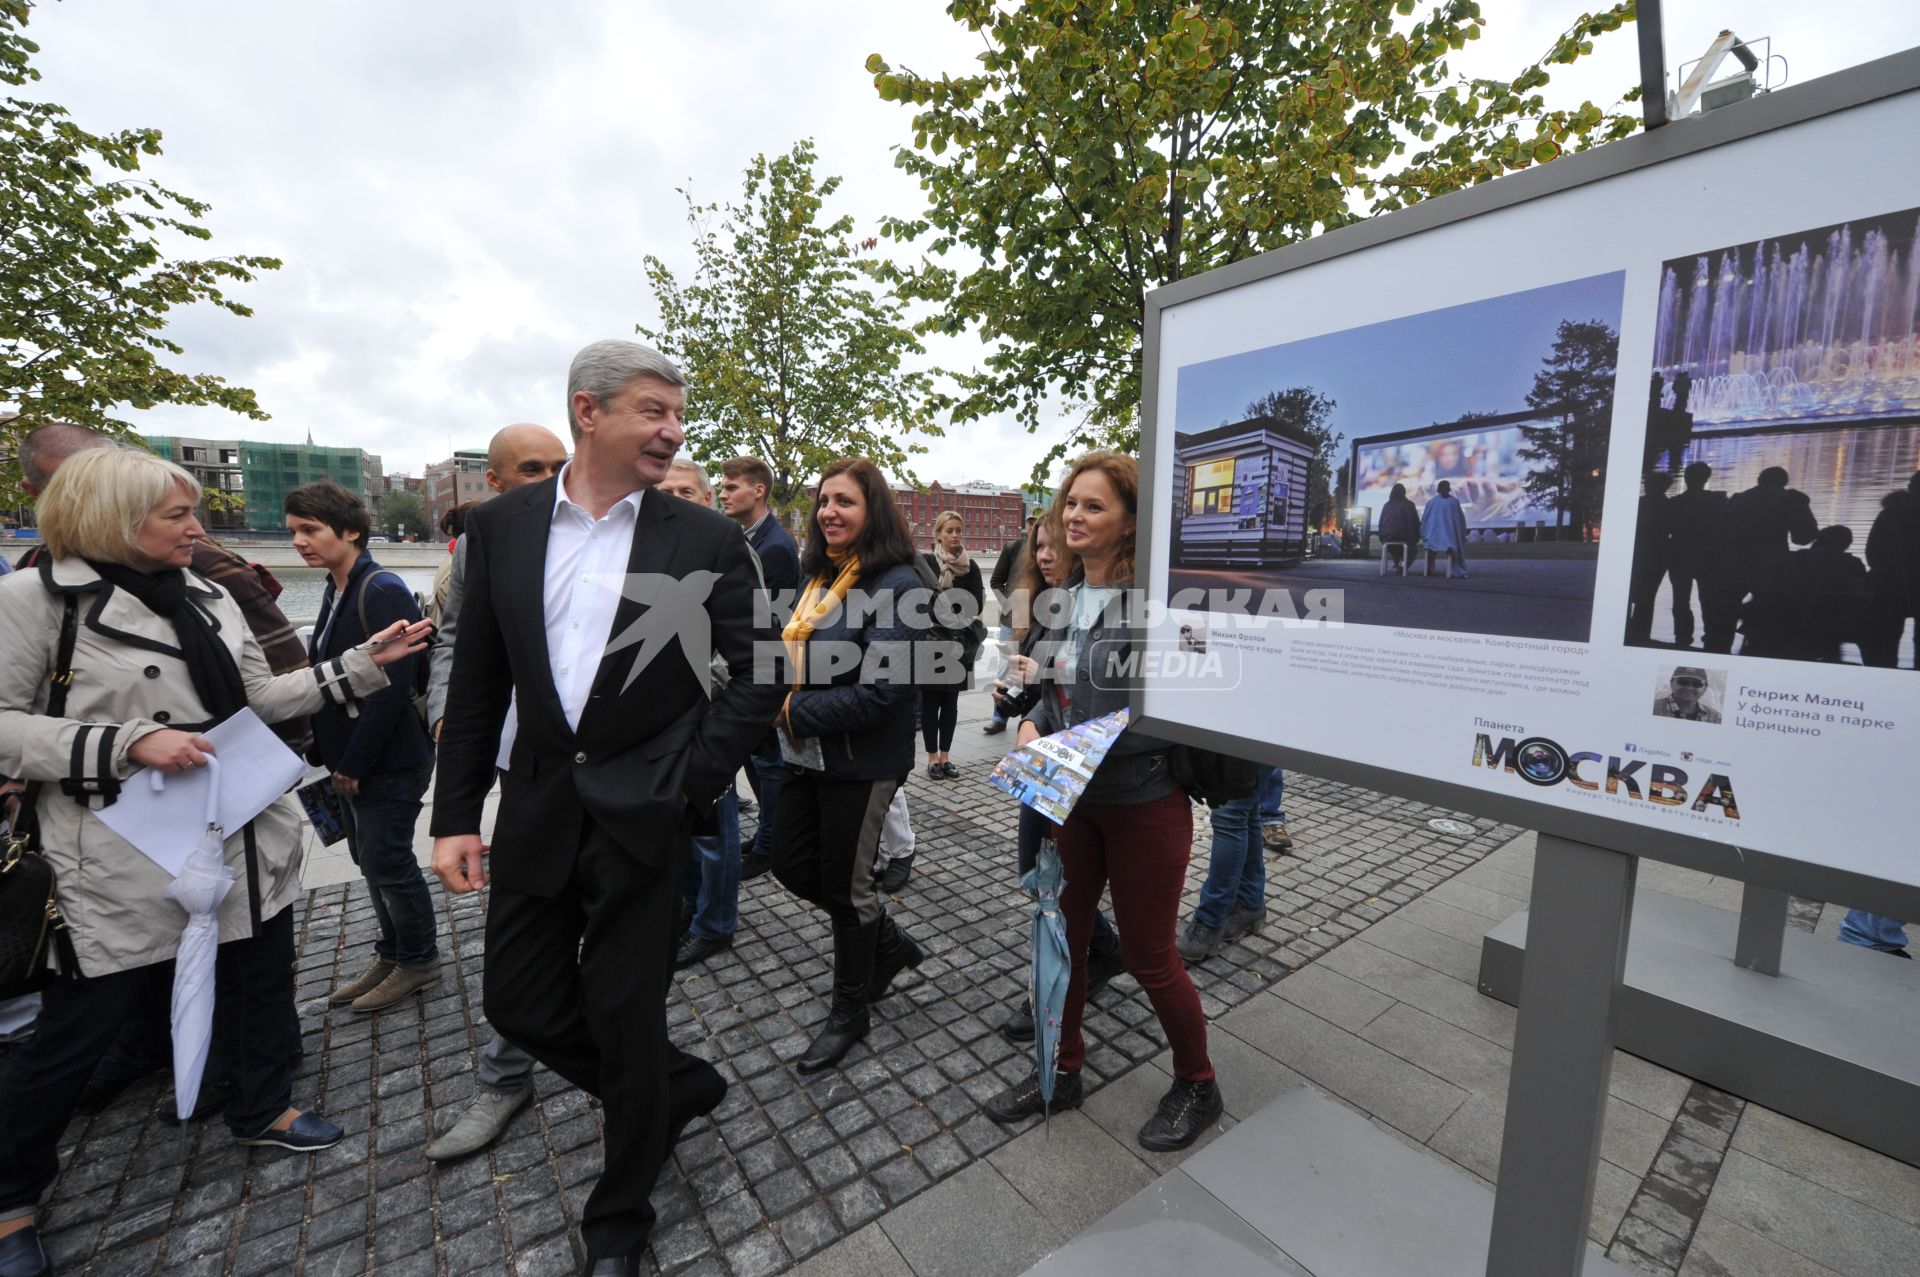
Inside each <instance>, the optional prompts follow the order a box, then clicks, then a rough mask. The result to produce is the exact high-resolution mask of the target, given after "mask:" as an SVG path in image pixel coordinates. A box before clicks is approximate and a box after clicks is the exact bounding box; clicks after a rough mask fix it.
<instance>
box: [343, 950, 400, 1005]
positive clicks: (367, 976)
mask: <svg viewBox="0 0 1920 1277" xmlns="http://www.w3.org/2000/svg"><path fill="white" fill-rule="evenodd" d="M394 966H395V964H394V963H391V962H388V961H387V960H386V959H385V958H375V959H374V960H373V965H372V966H370V967H368V968H367V969H366V970H365V971H363V972H361V974H360V978H359V979H358V980H355V981H353V982H352V983H350V984H343V985H341V986H340V987H339V988H337V989H335V990H334V991H333V992H332V993H329V994H328V995H327V1001H328V1002H331V1003H332V1004H333V1005H334V1006H340V1005H342V1004H343V1003H347V1002H351V1001H353V1000H354V999H355V998H363V997H365V996H366V995H367V994H369V993H372V992H373V991H374V990H375V989H377V988H379V987H380V982H381V981H382V980H385V979H386V978H387V977H388V976H390V975H392V974H393V968H394Z"/></svg>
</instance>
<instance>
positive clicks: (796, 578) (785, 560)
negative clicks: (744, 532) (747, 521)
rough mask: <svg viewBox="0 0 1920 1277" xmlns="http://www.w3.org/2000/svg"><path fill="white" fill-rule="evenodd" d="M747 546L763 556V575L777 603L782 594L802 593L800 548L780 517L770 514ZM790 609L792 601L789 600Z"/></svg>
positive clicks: (763, 520) (761, 562)
mask: <svg viewBox="0 0 1920 1277" xmlns="http://www.w3.org/2000/svg"><path fill="white" fill-rule="evenodd" d="M747 544H749V545H751V546H752V547H753V552H754V553H755V554H757V555H759V556H760V572H761V575H763V576H764V577H766V580H767V593H769V594H771V595H773V597H774V598H775V599H778V598H779V597H780V595H781V593H782V592H783V591H784V592H794V591H798V590H799V589H800V547H798V546H796V545H795V544H794V543H793V538H792V537H791V536H789V535H788V534H787V530H786V529H785V528H783V527H781V526H780V519H779V517H778V516H777V515H774V514H768V515H767V517H766V518H764V519H762V520H760V526H759V527H757V528H755V529H754V530H753V534H752V535H751V536H749V537H748V538H747ZM788 604H789V606H791V604H792V600H791V599H789V600H788Z"/></svg>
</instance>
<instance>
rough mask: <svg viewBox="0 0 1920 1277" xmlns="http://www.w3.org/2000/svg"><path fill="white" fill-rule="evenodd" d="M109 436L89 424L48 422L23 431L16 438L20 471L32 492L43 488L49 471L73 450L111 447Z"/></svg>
mask: <svg viewBox="0 0 1920 1277" xmlns="http://www.w3.org/2000/svg"><path fill="white" fill-rule="evenodd" d="M113 446H114V442H113V440H112V439H110V438H109V437H107V436H106V435H104V434H102V433H101V432H100V431H98V430H95V429H94V428H93V427H91V426H75V425H70V424H69V423H67V422H64V421H48V422H45V423H43V424H41V425H38V426H35V427H34V428H33V429H31V430H29V431H27V433H26V434H25V436H23V437H22V438H21V440H20V474H21V476H22V477H23V478H25V479H26V481H27V482H28V483H29V484H31V485H32V486H33V488H34V490H35V491H37V492H44V491H46V488H47V484H48V482H49V481H50V480H52V478H53V472H54V471H56V470H58V469H59V468H60V463H61V462H63V461H65V460H66V459H67V458H68V457H71V456H72V455H73V454H74V453H76V452H85V451H86V450H87V449H88V448H111V447H113Z"/></svg>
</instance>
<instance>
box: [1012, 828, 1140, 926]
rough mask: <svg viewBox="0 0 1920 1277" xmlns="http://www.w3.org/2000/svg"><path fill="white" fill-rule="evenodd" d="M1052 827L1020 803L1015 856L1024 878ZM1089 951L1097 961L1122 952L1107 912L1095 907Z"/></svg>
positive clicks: (1036, 858)
mask: <svg viewBox="0 0 1920 1277" xmlns="http://www.w3.org/2000/svg"><path fill="white" fill-rule="evenodd" d="M1052 828H1053V822H1052V821H1051V820H1048V819H1047V818H1046V817H1045V816H1042V815H1041V814H1040V813H1039V812H1037V811H1035V810H1034V809H1033V808H1031V807H1029V806H1027V805H1026V804H1025V803H1022V804H1020V841H1019V844H1018V846H1017V849H1016V851H1015V856H1016V857H1017V861H1018V864H1019V868H1020V876H1021V877H1022V878H1024V877H1026V876H1027V871H1028V870H1030V869H1032V868H1033V862H1034V861H1036V860H1038V859H1039V858H1040V844H1041V843H1043V842H1045V841H1046V837H1047V832H1048V831H1049V830H1051V829H1052ZM1087 952H1088V953H1089V954H1090V955H1091V956H1093V957H1096V958H1110V957H1112V956H1113V955H1114V954H1116V953H1118V952H1120V936H1119V934H1118V933H1117V932H1115V931H1114V929H1113V924H1112V923H1111V922H1108V921H1107V914H1106V911H1105V910H1104V909H1100V908H1097V907H1096V908H1095V909H1094V911H1093V939H1092V940H1091V941H1090V942H1089V943H1088V945H1087Z"/></svg>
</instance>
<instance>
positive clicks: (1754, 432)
mask: <svg viewBox="0 0 1920 1277" xmlns="http://www.w3.org/2000/svg"><path fill="white" fill-rule="evenodd" d="M1917 243H1920V209H1907V210H1903V211H1901V212H1897V213H1890V214H1886V215H1883V216H1877V217H1869V218H1856V219H1854V220H1853V221H1850V222H1846V223H1842V224H1838V225H1832V226H1821V227H1817V228H1813V229H1808V230H1801V231H1795V232H1792V233H1789V234H1784V235H1777V236H1773V237H1770V238H1768V239H1764V240H1758V241H1754V242H1751V243H1745V244H1733V245H1728V246H1726V247H1722V248H1715V249H1710V250H1708V251H1705V252H1701V253H1697V254H1692V255H1689V256H1687V257H1681V258H1676V259H1674V260H1672V261H1669V262H1666V263H1665V264H1664V265H1663V267H1662V271H1661V280H1660V295H1659V310H1658V314H1657V317H1656V325H1655V331H1654V366H1653V369H1652V377H1651V380H1650V383H1649V388H1648V402H1647V433H1646V444H1645V449H1644V454H1643V472H1644V476H1645V478H1644V482H1643V489H1642V496H1641V499H1640V509H1639V517H1638V519H1637V520H1636V527H1635V542H1634V557H1633V572H1632V581H1631V584H1630V587H1629V599H1628V609H1627V633H1626V640H1627V642H1628V643H1630V644H1635V645H1639V646H1649V647H1671V648H1699V649H1702V650H1705V651H1707V652H1714V653H1737V654H1740V655H1746V656H1769V657H1775V658H1782V659H1788V660H1807V661H1830V662H1846V663H1852V664H1866V665H1871V666H1884V667H1889V668H1894V667H1898V668H1904V669H1913V668H1914V634H1913V629H1912V626H1911V622H1913V620H1914V618H1915V612H1916V606H1917V605H1920V478H1916V475H1915V472H1916V469H1917V468H1920V331H1917V329H1920V324H1917V323H1916V320H1920V260H1916V244H1917Z"/></svg>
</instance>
